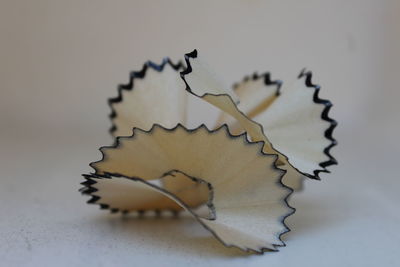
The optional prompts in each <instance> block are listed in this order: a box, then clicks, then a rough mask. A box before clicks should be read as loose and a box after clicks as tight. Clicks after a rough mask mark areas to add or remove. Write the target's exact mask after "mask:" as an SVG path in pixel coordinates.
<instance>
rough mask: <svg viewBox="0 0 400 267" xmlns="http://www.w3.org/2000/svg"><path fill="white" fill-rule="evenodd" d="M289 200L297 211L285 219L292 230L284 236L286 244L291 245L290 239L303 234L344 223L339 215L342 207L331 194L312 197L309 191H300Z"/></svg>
mask: <svg viewBox="0 0 400 267" xmlns="http://www.w3.org/2000/svg"><path fill="white" fill-rule="evenodd" d="M288 202H289V205H290V206H292V207H294V208H295V209H296V212H295V213H294V214H293V215H291V216H289V217H288V218H287V219H286V220H285V223H286V225H287V226H288V227H289V228H290V230H291V231H290V232H288V233H286V234H284V235H283V236H282V240H283V241H284V242H285V243H286V245H288V243H289V245H290V240H292V239H295V238H298V237H301V236H302V235H307V234H310V233H315V232H318V231H323V229H326V228H327V227H332V226H334V225H338V224H339V223H343V218H342V217H341V216H337V214H338V212H340V211H338V208H340V207H338V206H337V205H335V201H334V200H332V199H331V198H330V197H329V196H324V197H320V198H318V199H315V198H310V197H309V196H308V195H307V193H303V192H300V193H294V194H292V196H291V198H290V199H289V201H288Z"/></svg>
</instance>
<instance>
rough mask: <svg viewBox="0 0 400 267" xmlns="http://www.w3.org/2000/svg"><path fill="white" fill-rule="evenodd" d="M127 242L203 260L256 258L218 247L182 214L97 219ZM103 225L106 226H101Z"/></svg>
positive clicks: (218, 244)
mask: <svg viewBox="0 0 400 267" xmlns="http://www.w3.org/2000/svg"><path fill="white" fill-rule="evenodd" d="M96 223H98V224H103V226H106V228H109V230H110V232H114V233H115V234H116V236H117V238H118V239H119V238H122V239H124V241H127V242H136V241H137V240H141V242H144V243H145V246H147V247H151V248H152V249H154V250H156V251H157V250H158V251H160V248H162V250H163V251H164V253H169V251H171V253H176V252H178V253H183V254H195V255H201V256H202V257H229V258H232V257H246V256H252V255H255V254H253V253H247V252H244V251H242V250H240V249H238V248H228V247H225V246H224V245H223V244H221V243H220V242H219V241H218V240H217V239H216V238H215V237H214V236H213V235H212V234H211V233H210V232H208V231H207V230H206V229H204V228H203V227H202V226H201V225H200V224H199V223H198V222H197V221H196V220H194V219H193V218H191V217H190V216H189V215H187V214H185V213H182V214H179V215H178V216H137V215H131V214H127V215H120V214H109V215H105V216H99V217H97V218H96ZM104 224H106V225H104Z"/></svg>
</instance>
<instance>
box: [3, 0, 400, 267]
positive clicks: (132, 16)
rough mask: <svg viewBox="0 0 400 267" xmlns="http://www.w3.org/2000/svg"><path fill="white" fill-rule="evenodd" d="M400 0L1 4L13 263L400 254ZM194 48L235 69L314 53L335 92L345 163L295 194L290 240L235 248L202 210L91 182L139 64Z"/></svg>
mask: <svg viewBox="0 0 400 267" xmlns="http://www.w3.org/2000/svg"><path fill="white" fill-rule="evenodd" d="M214 2H215V3H214ZM399 7H400V5H399V2H398V1H372V0H371V1H305V2H303V1H301V2H300V1H290V2H285V3H282V1H209V2H207V1H202V2H201V3H197V4H196V3H195V2H192V1H143V2H142V1H136V2H132V1H96V2H94V1H42V0H40V1H1V3H0V38H1V46H0V58H1V61H0V123H1V131H0V137H1V138H0V170H1V173H2V175H1V177H0V203H1V205H0V214H1V217H0V259H1V260H0V266H132V265H134V266H141V265H147V266H160V265H162V266H187V265H191V266H204V265H208V266H218V265H220V266H243V265H246V266H335V267H336V266H399V265H400V258H399V256H398V251H399V249H400V234H399V231H398V225H399V224H400V215H399V210H400V209H399V203H400V194H399V192H398V191H399V190H398V189H399V186H400V182H399V179H400V178H399V171H398V165H399V164H398V155H399V153H400V147H399V142H398V136H399V130H400V129H399V127H400V126H399V125H400V124H399V119H398V114H399V108H398V104H397V103H398V99H399V98H400V93H399V92H400V90H399V84H398V73H399V70H400V68H399V62H400V58H399V56H400V53H399V47H400V34H399V30H400V28H399V27H398V25H399V23H400V22H399ZM193 48H197V49H198V50H199V52H201V53H202V55H203V54H204V55H207V61H208V63H209V64H210V65H212V66H215V68H216V70H217V71H219V73H220V74H222V76H223V78H225V80H226V81H227V82H230V81H232V82H233V81H239V80H241V79H242V77H243V76H244V75H245V74H250V73H251V72H252V71H254V70H259V71H260V72H262V71H263V70H271V71H272V74H273V76H272V78H279V79H283V80H284V81H287V80H288V79H289V78H290V77H293V76H294V75H297V74H298V72H299V71H300V69H301V68H302V67H304V66H306V67H308V68H309V69H311V70H313V71H314V74H315V82H316V83H318V84H321V85H322V89H321V97H325V98H329V99H331V100H332V102H333V103H334V104H335V106H334V108H333V110H332V116H333V117H334V118H336V119H337V120H338V121H339V127H338V128H337V131H336V135H335V136H336V137H337V139H338V141H339V146H338V147H337V148H336V149H334V150H333V154H334V155H335V156H336V157H337V159H338V160H339V164H340V165H339V166H337V167H332V168H331V170H332V172H333V174H331V175H322V181H321V182H317V181H311V180H307V182H306V189H305V191H304V192H303V193H301V194H299V195H295V196H294V197H293V204H294V206H295V207H296V208H297V213H296V214H295V215H293V216H292V217H291V218H290V219H289V220H288V223H289V224H290V226H291V227H292V228H293V231H292V232H291V233H289V234H287V235H286V238H285V239H286V243H287V247H285V248H282V249H281V251H280V252H278V253H267V254H265V255H263V256H258V255H250V256H247V255H244V254H243V253H240V252H237V250H234V249H227V248H224V247H222V246H221V245H220V244H219V243H218V241H217V240H215V239H214V238H213V237H211V236H210V235H209V234H208V233H207V232H206V231H205V230H203V229H201V228H200V227H198V225H197V224H196V223H193V224H192V223H191V220H189V219H187V220H174V219H166V220H153V219H145V220H136V219H128V218H125V219H121V218H119V217H118V216H108V215H107V214H106V212H104V211H100V210H98V209H97V208H96V207H94V206H90V205H86V204H85V203H84V201H85V200H86V199H85V198H84V197H82V196H80V195H79V193H78V192H77V190H78V188H79V182H80V181H81V180H82V178H81V177H80V174H81V173H86V172H88V171H90V168H89V167H88V163H89V162H91V161H93V160H97V159H99V158H100V152H98V151H97V147H99V146H100V145H106V144H111V143H112V141H111V139H110V138H109V136H108V133H107V130H108V128H109V126H110V122H109V121H108V119H107V115H108V113H109V109H108V107H107V105H106V101H105V100H106V98H107V97H110V96H115V95H116V85H117V84H118V83H122V82H123V83H125V82H126V81H127V79H128V70H132V69H140V68H141V64H142V62H144V61H145V60H147V59H153V60H158V61H159V60H160V59H161V58H162V57H163V56H165V55H170V56H172V57H175V58H178V56H181V55H182V54H183V53H185V52H188V51H190V50H192V49H193ZM201 115H204V113H201V112H198V114H196V116H194V118H193V120H195V119H197V118H198V117H200V116H201ZM207 120H211V117H209V118H207Z"/></svg>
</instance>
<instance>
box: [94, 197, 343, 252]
mask: <svg viewBox="0 0 400 267" xmlns="http://www.w3.org/2000/svg"><path fill="white" fill-rule="evenodd" d="M332 203H334V201H332V199H329V198H328V197H325V198H319V199H318V201H315V199H313V198H309V197H308V196H307V195H306V194H303V193H299V194H293V195H292V197H291V199H290V200H289V204H290V205H291V206H293V207H295V208H296V213H294V214H293V215H292V216H289V217H288V218H287V219H286V221H285V222H286V225H287V226H288V227H289V228H290V229H291V231H290V232H288V233H286V234H284V235H283V236H282V240H283V241H284V242H285V243H286V245H290V240H292V239H293V238H298V237H301V236H302V235H305V234H310V233H315V232H318V231H322V230H321V229H324V228H327V227H331V226H332V225H337V224H338V223H339V222H340V223H343V220H342V219H343V218H340V216H336V215H335V214H337V212H336V211H335V208H336V209H337V207H335V206H334V205H332ZM95 220H96V221H95V223H96V224H101V225H102V227H105V229H106V230H107V231H109V232H112V233H113V235H115V237H116V239H118V240H121V241H124V242H126V243H128V244H132V245H140V243H138V240H140V242H142V244H143V246H146V247H149V249H154V250H156V251H161V250H160V249H162V251H163V253H170V252H171V253H177V252H178V253H182V254H193V255H201V257H211V258H213V257H219V258H221V257H226V258H227V257H229V258H233V257H249V256H252V255H257V254H254V253H247V252H244V251H242V250H240V249H238V248H228V247H225V246H224V245H223V244H222V243H220V242H219V241H218V240H217V239H216V238H215V237H214V236H213V235H212V234H211V233H210V232H209V231H207V230H206V229H204V228H203V227H202V226H201V225H200V224H199V223H198V222H197V221H196V220H194V219H193V218H192V217H191V216H190V215H188V214H187V213H185V212H183V213H180V214H179V215H178V216H171V215H168V214H167V215H165V214H162V215H160V216H155V215H145V216H138V215H137V214H126V215H121V214H107V215H103V216H99V217H96V219H95ZM281 249H284V248H279V250H281ZM266 254H268V252H266Z"/></svg>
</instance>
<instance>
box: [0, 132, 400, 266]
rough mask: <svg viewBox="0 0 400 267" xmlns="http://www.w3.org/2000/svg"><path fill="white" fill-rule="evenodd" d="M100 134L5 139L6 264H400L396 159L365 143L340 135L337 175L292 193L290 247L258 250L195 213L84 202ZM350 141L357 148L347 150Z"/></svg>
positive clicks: (0, 222)
mask: <svg viewBox="0 0 400 267" xmlns="http://www.w3.org/2000/svg"><path fill="white" fill-rule="evenodd" d="M339 133H340V132H339ZM100 136H102V137H101V138H89V137H88V136H84V135H82V136H73V135H72V134H70V135H58V136H51V135H48V136H47V138H38V139H35V140H34V139H32V138H27V137H26V136H24V133H23V132H20V134H18V135H14V136H8V138H3V139H2V141H1V143H0V146H1V148H2V151H3V152H4V151H7V155H8V157H7V158H5V157H2V159H1V162H0V169H1V171H2V177H1V186H0V201H1V205H0V212H1V214H2V216H1V219H0V258H1V261H0V266H142V265H145V266H188V265H191V266H204V265H209V266H214V265H221V266H228V265H229V266H243V265H247V266H399V264H400V260H399V255H398V253H399V244H400V233H399V231H398V226H399V224H400V215H399V207H398V205H399V201H400V195H399V193H398V188H399V182H398V178H399V177H398V172H397V166H396V157H392V158H391V159H392V162H390V160H389V159H390V157H386V156H384V157H379V154H369V155H368V156H366V154H364V156H363V153H367V151H364V150H365V149H360V148H359V147H357V144H358V143H359V142H356V141H354V140H353V141H351V140H346V139H345V140H342V144H341V146H339V147H338V149H336V150H335V155H336V156H337V157H338V158H339V161H340V165H339V166H337V167H333V168H331V169H332V171H333V174H331V175H324V176H323V177H322V179H323V180H322V181H321V182H318V181H311V180H307V182H306V184H305V186H306V189H305V191H304V192H302V193H300V194H296V195H294V196H293V198H292V201H291V203H292V205H293V206H295V207H296V208H297V212H296V213H295V214H294V215H293V216H291V217H289V219H288V221H287V222H288V224H289V226H290V227H291V228H292V232H290V233H288V234H286V236H285V240H286V243H287V246H286V247H284V248H281V250H280V252H277V253H265V254H264V255H263V256H259V255H247V254H244V253H241V252H240V251H238V250H236V249H229V248H225V247H223V246H222V245H221V244H220V243H219V242H218V241H217V240H216V239H215V238H213V237H212V236H211V235H210V234H209V233H208V232H207V231H205V230H204V229H202V228H201V226H199V225H197V223H195V222H194V221H193V220H191V219H190V218H185V217H183V218H181V219H173V218H165V219H154V218H144V219H137V218H129V217H128V218H121V216H119V215H108V213H107V212H106V211H102V210H99V209H98V207H97V206H94V205H87V204H85V200H86V198H85V197H83V196H81V195H80V194H79V193H78V191H77V190H78V188H79V182H80V181H81V180H82V178H81V177H80V174H81V173H85V172H88V171H90V168H89V167H88V166H87V163H88V162H90V161H92V160H96V159H98V158H99V157H100V153H99V152H98V151H96V147H97V144H96V143H100V142H101V143H104V142H105V140H108V139H107V138H106V137H105V134H101V135H100ZM100 139H103V140H100ZM342 139H343V138H342ZM82 140H89V141H88V142H87V143H86V145H83V142H82ZM349 141H350V142H349ZM350 143H352V144H353V146H355V147H354V149H358V152H355V151H352V149H350V147H349V148H347V149H345V147H346V145H347V146H348V145H350ZM371 148H373V146H371ZM360 150H361V151H360ZM356 153H359V154H358V156H359V157H358V158H357V157H356ZM372 156H374V158H375V160H377V161H375V162H373V161H371V160H372Z"/></svg>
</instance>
